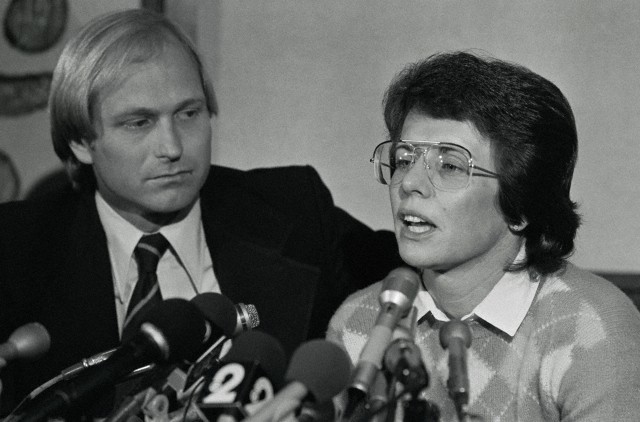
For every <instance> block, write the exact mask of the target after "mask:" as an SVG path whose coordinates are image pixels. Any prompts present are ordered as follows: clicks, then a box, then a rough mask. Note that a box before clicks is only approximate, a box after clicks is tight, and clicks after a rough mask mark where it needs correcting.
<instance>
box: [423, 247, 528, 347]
mask: <svg viewBox="0 0 640 422" xmlns="http://www.w3.org/2000/svg"><path fill="white" fill-rule="evenodd" d="M524 256H525V249H524V244H523V246H522V248H521V249H520V252H519V253H518V256H517V257H516V261H517V260H521V259H523V258H524ZM537 290H538V283H537V281H536V280H532V279H531V277H530V276H529V273H528V272H527V271H519V272H506V273H505V274H504V275H503V276H502V278H500V280H498V282H497V283H496V285H495V286H494V287H493V289H492V290H491V291H490V292H489V294H487V296H486V297H485V298H484V299H483V300H482V301H481V302H480V303H479V304H478V305H477V306H476V307H475V308H474V310H473V311H472V312H471V313H470V314H469V315H465V316H464V317H463V318H462V319H463V320H464V319H469V318H473V317H478V318H481V319H483V320H484V321H486V322H488V323H489V324H491V325H492V326H494V327H496V328H497V329H499V330H501V331H503V332H504V333H506V334H508V335H509V336H512V337H513V336H514V335H515V333H516V331H517V330H518V327H519V326H520V324H522V321H523V320H524V317H525V316H526V315H527V312H528V311H529V308H530V307H531V304H532V303H533V299H534V298H535V295H536V291H537ZM415 306H416V308H417V311H418V319H421V318H422V317H424V316H425V315H427V313H428V312H431V314H432V315H433V317H434V318H436V319H438V320H440V321H449V319H450V318H449V317H448V316H447V315H446V314H445V313H444V312H443V311H442V310H440V309H439V308H438V307H437V306H436V304H435V302H434V300H433V298H432V297H431V295H430V294H429V292H428V291H426V290H424V289H421V290H420V291H419V292H418V296H417V297H416V301H415Z"/></svg>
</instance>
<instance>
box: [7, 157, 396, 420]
mask: <svg viewBox="0 0 640 422" xmlns="http://www.w3.org/2000/svg"><path fill="white" fill-rule="evenodd" d="M200 198H201V207H202V220H203V225H204V231H205V235H206V239H207V244H208V246H209V249H210V251H211V258H212V260H213V265H214V271H215V274H216V277H217V278H218V281H219V283H220V287H221V290H222V293H223V294H224V295H226V296H227V297H229V298H230V299H231V300H232V301H233V302H236V303H237V302H244V303H247V304H249V303H252V304H254V305H255V306H256V308H257V310H258V313H259V315H260V320H261V323H260V329H261V330H263V331H265V332H267V333H270V334H272V335H273V336H275V337H276V338H277V339H278V340H279V341H280V342H281V343H282V345H283V346H284V348H285V350H286V352H287V353H288V354H290V353H291V352H292V351H293V350H294V349H295V347H296V346H298V345H299V344H300V343H301V342H303V341H305V340H307V339H309V338H314V337H323V336H324V332H325V329H326V326H327V324H328V321H329V319H330V317H331V315H332V314H333V312H334V311H335V309H336V308H337V307H338V305H339V304H340V303H341V302H342V301H343V300H344V299H345V298H346V295H347V294H349V293H351V292H353V291H354V290H356V289H359V288H362V287H364V286H366V285H368V284H370V283H371V282H374V281H376V280H379V279H382V278H383V277H384V276H385V275H386V274H387V273H388V272H389V271H390V270H391V269H392V268H394V267H396V266H398V265H399V264H400V261H399V257H398V255H397V247H396V242H395V239H394V237H393V234H392V233H390V232H386V231H381V232H374V231H372V230H370V229H369V228H367V227H366V226H364V225H363V224H362V223H360V222H358V221H357V220H355V219H353V218H352V217H351V216H349V215H348V214H347V213H346V212H344V211H342V210H341V209H339V208H337V207H335V206H334V204H333V201H332V199H331V195H330V193H329V191H328V190H327V188H326V186H325V185H324V184H323V183H322V181H321V180H320V178H319V176H318V174H317V173H316V172H315V170H313V169H312V168H311V167H282V168H272V169H257V170H252V171H239V170H233V169H229V168H223V167H217V166H213V167H212V169H211V172H210V175H209V177H208V179H207V181H206V183H205V185H204V187H203V189H202V191H201V194H200ZM0 227H1V228H0V341H5V339H6V338H7V337H8V336H9V335H10V334H11V332H12V331H13V330H14V329H15V328H17V327H19V326H21V325H23V324H25V323H27V322H31V321H38V322H40V323H42V324H43V325H44V326H45V327H46V328H47V329H48V331H49V333H50V334H51V337H52V343H51V349H50V351H49V353H48V354H47V356H46V357H45V358H43V359H42V360H40V361H38V362H35V363H33V362H28V363H27V362H24V363H23V362H14V363H11V364H10V365H9V366H8V367H7V368H5V370H4V371H3V372H2V377H3V380H4V383H5V391H4V392H3V395H2V397H1V399H0V400H2V405H3V413H7V412H8V411H9V410H11V409H12V408H13V406H15V405H16V404H17V401H19V400H20V399H21V398H22V397H24V396H25V395H26V394H28V393H29V392H30V391H31V390H32V389H34V388H35V387H37V386H39V385H40V384H42V383H43V382H45V381H46V380H48V379H50V378H52V377H54V376H55V375H56V374H58V373H59V372H60V370H62V369H64V368H66V367H68V366H69V365H72V364H74V363H77V362H79V361H81V360H82V359H83V358H86V357H89V356H92V355H94V354H96V353H98V352H101V351H105V350H109V349H111V348H114V347H117V345H118V342H119V340H118V329H117V322H116V311H115V305H114V301H115V299H114V294H113V281H112V277H111V267H110V263H109V256H108V251H107V244H106V237H105V233H104V231H103V229H102V226H101V224H100V221H99V218H98V214H97V211H96V208H95V202H94V199H93V194H90V195H89V194H84V195H81V194H78V193H77V192H74V191H73V190H71V189H70V188H69V189H66V190H65V191H63V192H56V193H55V194H54V195H48V196H47V197H46V198H42V199H38V200H34V201H22V202H15V203H9V204H2V205H0Z"/></svg>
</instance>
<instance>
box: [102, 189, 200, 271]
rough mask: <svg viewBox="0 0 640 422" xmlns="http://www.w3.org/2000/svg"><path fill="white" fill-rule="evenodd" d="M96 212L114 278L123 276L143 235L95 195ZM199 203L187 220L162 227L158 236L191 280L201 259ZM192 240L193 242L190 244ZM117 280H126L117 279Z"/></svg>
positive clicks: (192, 209)
mask: <svg viewBox="0 0 640 422" xmlns="http://www.w3.org/2000/svg"><path fill="white" fill-rule="evenodd" d="M95 198H96V208H97V209H98V215H99V216H100V221H101V222H102V226H103V227H104V231H105V234H106V236H107V242H108V244H109V253H110V255H111V257H112V262H111V264H112V268H113V271H114V272H116V273H117V274H121V275H126V274H127V271H128V268H129V262H130V260H131V258H132V256H133V250H134V249H135V247H136V245H137V244H138V242H139V241H140V238H141V237H142V236H143V235H145V234H146V233H143V232H142V231H140V230H139V229H137V228H136V227H135V226H134V225H133V224H131V223H129V222H128V221H127V220H125V219H124V218H122V216H120V214H118V213H117V212H116V211H115V210H114V209H113V208H112V207H111V205H109V204H108V203H107V202H106V201H105V200H104V198H103V197H102V195H100V193H99V192H98V191H96V195H95ZM200 217H201V210H200V199H198V200H197V201H196V203H195V204H194V206H193V207H191V210H190V211H189V213H188V214H187V216H186V217H185V218H183V219H181V220H180V221H178V222H175V223H171V224H168V225H166V226H163V227H162V228H161V229H160V230H159V232H160V233H162V235H163V236H164V237H165V238H166V239H167V241H169V244H170V245H171V248H173V251H174V252H175V255H176V256H177V258H178V259H179V260H180V261H181V262H182V264H183V265H184V267H185V269H186V270H187V272H188V273H189V276H190V277H191V279H192V280H198V279H199V278H198V277H197V276H198V271H199V268H200V267H199V262H200V255H201V253H200V252H201V244H202V242H201V240H202V234H203V231H202V230H201V225H202V220H201V218H200ZM194 240H195V242H194ZM119 279H120V280H124V279H126V278H125V277H119Z"/></svg>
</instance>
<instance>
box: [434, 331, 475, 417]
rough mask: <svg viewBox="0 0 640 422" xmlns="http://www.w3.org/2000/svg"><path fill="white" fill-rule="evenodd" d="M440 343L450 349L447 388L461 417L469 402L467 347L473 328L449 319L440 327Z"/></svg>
mask: <svg viewBox="0 0 640 422" xmlns="http://www.w3.org/2000/svg"><path fill="white" fill-rule="evenodd" d="M440 344H441V345H442V347H443V348H445V349H448V350H449V379H448V380H447V388H448V389H449V395H450V396H451V398H453V401H454V403H455V405H456V411H457V412H458V417H459V418H461V416H462V415H464V414H465V413H466V406H467V404H468V403H469V377H468V372H467V348H468V347H469V346H471V329H470V328H469V326H468V325H467V324H466V323H464V322H462V321H457V320H454V321H447V322H446V323H444V324H443V326H442V327H441V328H440Z"/></svg>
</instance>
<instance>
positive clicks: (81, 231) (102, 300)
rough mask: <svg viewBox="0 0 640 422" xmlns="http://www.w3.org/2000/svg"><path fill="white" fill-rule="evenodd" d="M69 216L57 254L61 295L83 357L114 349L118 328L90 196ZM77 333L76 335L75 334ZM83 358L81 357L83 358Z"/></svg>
mask: <svg viewBox="0 0 640 422" xmlns="http://www.w3.org/2000/svg"><path fill="white" fill-rule="evenodd" d="M77 210H78V212H77V213H76V215H75V216H73V219H72V221H73V224H71V225H70V229H69V232H68V235H69V240H68V249H67V250H66V251H61V252H62V256H61V262H62V265H61V266H60V276H59V280H60V284H61V286H60V287H61V292H60V293H61V294H63V295H64V296H65V297H66V299H65V302H64V303H68V309H66V310H65V312H66V314H68V315H70V316H72V318H73V320H72V322H69V323H70V324H72V325H73V327H74V328H71V327H69V330H68V331H69V332H70V333H72V335H75V333H85V334H84V335H86V336H87V337H86V338H83V339H82V343H83V346H81V347H82V348H86V352H85V353H95V352H96V351H104V350H107V349H109V348H112V347H115V346H116V345H117V344H118V342H119V338H118V326H117V317H116V311H115V297H114V293H113V280H112V275H111V264H110V262H109V253H108V249H107V240H106V236H105V234H104V230H103V229H102V225H101V224H100V219H99V217H98V213H97V211H96V208H95V201H94V199H93V196H85V197H83V198H82V200H81V203H80V204H79V206H78V208H77ZM75 330H78V331H75ZM87 356H89V355H85V356H83V357H87Z"/></svg>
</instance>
